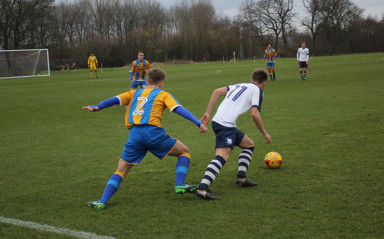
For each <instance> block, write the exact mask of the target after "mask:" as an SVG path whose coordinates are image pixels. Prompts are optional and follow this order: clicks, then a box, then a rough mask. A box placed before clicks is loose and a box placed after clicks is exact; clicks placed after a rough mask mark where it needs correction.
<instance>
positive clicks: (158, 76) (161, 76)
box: [148, 68, 165, 85]
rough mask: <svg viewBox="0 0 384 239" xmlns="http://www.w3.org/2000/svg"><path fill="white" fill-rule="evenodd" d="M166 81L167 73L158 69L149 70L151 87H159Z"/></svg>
mask: <svg viewBox="0 0 384 239" xmlns="http://www.w3.org/2000/svg"><path fill="white" fill-rule="evenodd" d="M164 80H165V72H164V71H163V70H161V69H158V68H153V69H150V70H148V82H149V84H151V85H157V84H158V83H159V82H161V81H164Z"/></svg>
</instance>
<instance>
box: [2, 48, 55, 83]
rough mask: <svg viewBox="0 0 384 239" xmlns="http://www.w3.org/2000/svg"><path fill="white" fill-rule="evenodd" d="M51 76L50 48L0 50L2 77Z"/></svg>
mask: <svg viewBox="0 0 384 239" xmlns="http://www.w3.org/2000/svg"><path fill="white" fill-rule="evenodd" d="M33 76H50V71H49V54H48V49H26V50H0V78H16V77H33Z"/></svg>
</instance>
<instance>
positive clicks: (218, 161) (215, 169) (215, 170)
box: [199, 155, 226, 190]
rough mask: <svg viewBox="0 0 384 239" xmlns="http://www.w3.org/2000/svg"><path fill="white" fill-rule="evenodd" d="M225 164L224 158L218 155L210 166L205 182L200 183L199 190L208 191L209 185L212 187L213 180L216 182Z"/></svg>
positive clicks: (204, 178) (206, 172)
mask: <svg viewBox="0 0 384 239" xmlns="http://www.w3.org/2000/svg"><path fill="white" fill-rule="evenodd" d="M225 162H226V161H225V160H224V158H223V157H221V156H219V155H216V157H215V158H214V159H213V160H212V161H211V162H210V163H209V164H208V167H207V170H206V171H205V175H204V177H203V180H201V182H200V185H199V189H202V190H207V189H208V187H209V185H211V183H212V182H213V180H215V179H216V177H217V175H219V173H220V170H221V168H222V167H223V166H224V164H225Z"/></svg>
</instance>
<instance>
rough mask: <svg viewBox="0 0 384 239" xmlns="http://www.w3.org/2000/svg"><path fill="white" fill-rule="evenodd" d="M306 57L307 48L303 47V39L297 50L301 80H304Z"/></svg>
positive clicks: (306, 65)
mask: <svg viewBox="0 0 384 239" xmlns="http://www.w3.org/2000/svg"><path fill="white" fill-rule="evenodd" d="M308 59H309V49H308V48H306V47H305V41H303V42H301V47H300V48H299V49H298V50H297V63H299V71H300V75H301V81H305V77H306V76H307V68H308ZM303 71H304V72H303Z"/></svg>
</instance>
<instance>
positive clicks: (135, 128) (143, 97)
mask: <svg viewBox="0 0 384 239" xmlns="http://www.w3.org/2000/svg"><path fill="white" fill-rule="evenodd" d="M164 80H165V73H164V72H163V71H162V70H160V69H152V70H150V71H149V72H148V83H149V85H148V87H147V88H145V89H139V90H136V91H128V92H125V93H123V94H120V95H117V96H115V97H112V98H110V99H108V100H105V101H103V102H101V103H100V104H98V105H91V106H86V107H83V109H87V110H89V111H92V112H93V111H99V110H101V109H103V108H106V107H110V106H112V105H116V104H120V105H128V107H127V111H126V116H125V124H126V126H127V128H128V129H130V132H129V137H128V141H127V142H126V143H125V146H124V151H123V153H122V154H121V156H120V161H119V163H118V166H117V170H116V172H115V173H114V174H113V175H112V177H111V178H110V179H109V181H108V183H107V186H106V188H105V190H104V193H103V195H102V197H101V199H100V200H99V201H94V202H89V203H88V206H89V207H95V208H97V209H104V208H105V207H106V204H107V202H108V200H109V199H110V198H111V196H112V195H113V194H114V193H115V192H116V191H117V189H118V188H119V186H120V183H121V181H122V180H123V179H124V177H125V176H126V175H127V173H128V172H129V171H130V169H131V168H132V167H133V166H134V165H136V164H138V163H140V161H141V160H142V159H143V158H144V156H145V154H146V153H147V152H148V151H149V152H151V153H152V154H154V155H155V156H156V157H158V158H159V159H163V158H165V157H166V156H167V155H171V156H176V157H178V160H177V163H176V184H175V192H176V193H178V194H184V193H185V192H193V191H194V190H196V188H197V186H198V185H188V184H185V177H186V175H187V172H188V168H189V164H190V157H191V156H190V151H189V149H188V147H187V146H186V145H184V144H183V143H182V142H181V141H179V140H177V139H175V138H172V137H170V136H169V135H168V134H167V133H166V132H165V129H164V128H162V127H161V116H162V114H163V112H164V110H165V109H166V108H168V109H169V110H170V111H171V112H175V113H177V114H179V115H181V116H182V117H184V118H186V119H188V120H190V121H192V122H193V123H195V124H196V125H197V126H198V127H199V128H200V132H201V133H205V132H206V131H207V127H206V126H205V125H204V124H203V123H202V122H201V121H200V120H198V119H197V118H196V117H195V116H193V114H191V113H190V112H189V111H188V110H187V109H186V108H184V107H183V106H181V105H180V103H179V102H178V101H177V100H176V99H175V98H174V97H173V96H172V95H171V94H170V93H168V92H166V91H163V90H162V88H163V86H164Z"/></svg>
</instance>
